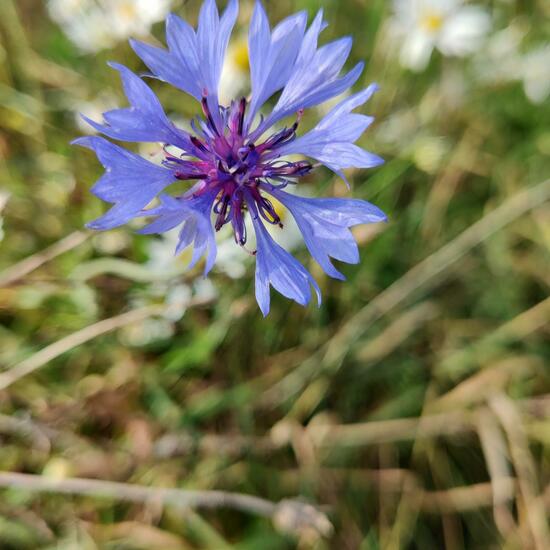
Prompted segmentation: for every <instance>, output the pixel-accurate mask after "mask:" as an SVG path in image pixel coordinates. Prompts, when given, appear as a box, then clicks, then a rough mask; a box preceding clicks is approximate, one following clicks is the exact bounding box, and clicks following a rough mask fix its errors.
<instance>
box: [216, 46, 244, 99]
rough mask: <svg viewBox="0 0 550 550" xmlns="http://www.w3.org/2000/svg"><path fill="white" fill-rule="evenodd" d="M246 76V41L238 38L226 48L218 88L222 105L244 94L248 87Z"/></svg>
mask: <svg viewBox="0 0 550 550" xmlns="http://www.w3.org/2000/svg"><path fill="white" fill-rule="evenodd" d="M248 75H249V68H248V40H247V38H246V37H240V38H238V39H237V40H234V41H232V42H231V43H230V44H229V47H228V48H227V54H226V56H225V61H224V64H223V69H222V75H221V78H220V88H219V96H220V102H221V104H222V105H229V104H230V103H231V100H232V99H235V98H236V97H239V96H240V95H242V94H243V93H245V92H246V89H247V87H249V86H250V84H249V76H248Z"/></svg>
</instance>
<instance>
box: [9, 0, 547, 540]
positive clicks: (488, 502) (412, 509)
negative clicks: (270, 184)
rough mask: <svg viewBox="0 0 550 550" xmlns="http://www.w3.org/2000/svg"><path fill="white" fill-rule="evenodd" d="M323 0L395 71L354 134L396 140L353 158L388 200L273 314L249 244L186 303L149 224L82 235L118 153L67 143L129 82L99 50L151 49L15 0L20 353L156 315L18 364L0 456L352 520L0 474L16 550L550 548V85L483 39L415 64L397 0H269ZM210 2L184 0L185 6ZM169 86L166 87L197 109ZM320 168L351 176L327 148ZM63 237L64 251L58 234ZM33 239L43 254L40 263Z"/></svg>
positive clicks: (520, 17)
mask: <svg viewBox="0 0 550 550" xmlns="http://www.w3.org/2000/svg"><path fill="white" fill-rule="evenodd" d="M319 4H322V5H324V6H325V8H326V17H327V20H328V21H329V22H330V23H331V25H330V27H329V28H328V29H327V31H326V35H327V36H326V37H325V39H329V38H331V37H336V36H339V35H341V34H343V33H349V34H351V35H352V36H353V37H354V39H355V43H354V49H353V52H352V58H353V60H355V59H360V58H366V59H367V60H368V64H367V71H366V75H365V77H364V81H363V83H367V82H370V81H377V82H378V83H379V84H380V86H381V91H380V92H379V93H378V95H377V97H376V98H375V99H374V100H373V101H372V102H371V103H369V105H368V108H367V111H368V113H369V114H373V115H375V116H376V119H377V121H376V123H375V124H374V125H373V127H372V128H371V129H370V130H369V131H368V132H367V134H366V135H365V136H364V138H362V139H363V141H362V143H363V144H364V145H365V146H366V147H367V148H369V149H370V150H373V151H376V152H377V153H379V154H381V155H382V156H383V157H384V158H385V159H386V160H387V162H386V164H385V165H384V166H383V167H381V168H379V169H377V170H373V171H358V172H356V173H352V174H350V179H351V181H352V187H353V195H354V196H356V197H360V198H364V199H367V200H371V201H373V202H374V203H376V204H377V205H379V206H380V207H381V208H383V209H384V210H385V211H386V212H387V213H388V215H389V218H390V222H389V223H388V224H387V225H385V226H384V227H375V228H374V227H362V228H359V229H358V230H357V232H356V234H357V238H358V240H359V241H360V243H361V256H362V261H361V263H360V264H359V265H357V266H344V267H343V271H344V273H345V274H346V276H347V277H348V281H347V282H346V283H340V282H337V281H332V280H329V279H328V278H325V277H323V276H322V274H321V273H320V272H319V270H318V269H317V267H316V266H315V265H313V262H310V260H309V258H308V256H307V254H306V253H305V251H304V250H302V249H300V250H299V251H298V252H297V256H298V257H299V258H300V259H301V260H302V261H304V262H305V263H306V265H307V266H309V267H310V268H311V269H312V271H313V273H314V275H315V276H316V277H317V278H318V280H319V282H320V286H321V288H322V290H323V294H324V304H323V306H322V307H321V308H320V309H317V308H315V307H314V306H312V307H309V308H307V309H303V308H301V307H299V306H297V305H295V304H292V303H290V302H288V301H287V300H285V299H284V298H282V297H280V296H278V295H275V294H273V298H272V301H273V304H272V312H271V314H270V316H269V317H268V318H267V319H265V320H264V319H262V317H261V314H260V312H259V310H258V308H257V307H256V304H255V302H254V297H253V268H252V266H248V268H247V274H246V275H245V276H243V277H242V278H240V279H238V280H233V279H230V278H228V277H226V276H225V275H223V274H222V273H215V274H214V275H213V276H212V279H213V283H214V285H215V286H216V287H217V289H218V291H219V297H218V298H217V299H215V300H210V301H206V303H204V302H203V303H198V304H196V306H195V307H191V308H189V310H188V311H187V312H186V313H185V315H184V316H183V318H182V319H181V320H180V321H178V322H176V323H174V324H170V323H168V325H167V321H166V320H164V321H162V319H161V320H159V318H158V316H155V313H158V309H159V308H160V307H162V303H163V300H164V292H163V291H162V289H166V288H168V287H169V286H170V285H172V284H173V283H174V281H172V280H171V281H169V282H168V283H166V282H162V283H161V284H160V287H159V281H158V280H155V279H158V274H157V275H154V274H150V273H149V275H148V270H147V269H144V268H143V266H144V264H145V262H146V261H147V258H148V247H149V246H150V240H151V239H154V237H143V236H139V235H135V234H133V233H132V232H131V229H128V228H124V229H121V230H117V231H114V232H112V233H109V234H105V235H89V234H88V233H79V232H80V231H81V230H82V227H83V224H84V223H85V222H86V221H88V220H90V219H92V218H93V217H95V216H97V215H99V214H100V213H101V212H102V209H103V205H102V204H100V201H99V200H97V199H96V198H94V197H93V196H92V195H90V194H89V192H88V189H89V187H90V185H91V184H92V182H93V181H94V179H95V178H96V177H98V175H99V174H100V167H99V164H98V163H97V162H96V160H95V159H94V158H93V156H92V155H90V154H88V153H85V152H83V151H82V150H76V149H75V148H71V147H70V146H69V144H68V143H69V141H70V140H71V139H73V138H74V137H75V136H76V135H79V134H80V133H81V130H80V129H79V128H78V127H77V125H76V122H75V117H74V111H75V109H77V104H78V102H82V101H89V100H91V99H93V98H96V97H97V96H98V95H99V94H101V93H109V94H112V95H114V96H115V97H117V98H118V101H119V102H120V103H122V102H123V99H122V96H121V90H120V86H119V82H118V79H117V78H116V75H114V74H113V71H112V70H111V69H109V68H108V67H107V66H106V64H105V62H106V61H107V60H109V59H112V60H116V61H119V62H123V63H125V64H127V65H129V66H130V67H132V68H134V69H136V70H140V69H141V66H140V65H139V61H138V60H137V59H136V57H135V56H134V55H133V54H132V52H131V50H130V48H129V46H127V45H126V44H120V45H119V46H117V47H116V48H114V49H112V50H108V51H104V52H100V53H99V54H97V55H81V54H79V53H78V51H77V49H76V48H75V47H74V46H73V45H72V44H71V43H70V42H69V41H68V39H67V38H66V37H65V36H64V35H63V33H62V31H61V30H60V28H59V27H57V26H55V25H54V24H53V23H52V22H51V21H50V20H49V19H48V18H47V16H46V11H45V8H44V5H43V3H42V2H39V1H33V0H22V1H17V2H15V1H14V0H2V3H1V6H0V13H1V16H2V17H1V18H0V38H1V45H0V58H1V60H2V63H1V65H0V125H1V127H2V133H1V134H0V182H1V187H2V189H3V190H4V189H7V190H8V191H9V193H10V195H11V197H10V199H9V201H8V203H7V205H6V207H5V209H4V211H3V213H2V215H3V230H4V239H3V241H2V242H1V243H0V281H2V283H3V284H0V365H1V366H2V369H3V370H4V371H7V370H8V369H10V368H13V367H14V366H15V365H17V364H20V362H21V361H23V360H26V359H27V358H29V357H34V358H35V360H36V356H35V355H34V354H36V353H37V352H38V351H39V350H40V349H42V348H44V347H45V346H47V345H49V344H51V343H53V342H56V341H58V340H60V339H62V338H65V337H67V336H70V335H71V334H74V333H77V331H79V330H81V329H84V328H85V327H88V326H90V325H93V324H94V323H95V322H97V321H99V320H102V319H110V318H113V317H114V318H115V321H114V323H115V324H116V323H117V320H116V319H117V316H119V315H120V314H122V313H124V312H127V311H132V310H136V309H138V310H139V311H140V312H141V313H138V316H139V315H141V317H142V318H141V320H138V321H137V322H133V323H129V322H125V321H124V319H123V320H122V322H121V323H120V324H121V325H122V324H124V325H126V326H124V327H122V328H121V329H120V330H114V331H112V332H109V333H108V334H102V335H98V337H97V338H93V339H90V340H89V341H88V342H86V343H84V344H83V345H77V344H78V342H76V340H74V339H73V340H71V339H69V341H68V345H67V351H66V353H63V354H62V355H60V356H59V357H56V358H54V359H53V360H51V361H48V360H46V359H48V358H46V359H44V360H42V363H44V364H43V365H42V366H40V368H37V369H36V370H35V371H34V372H32V373H31V374H29V375H28V376H25V377H21V379H19V380H17V381H15V382H14V383H13V384H11V385H10V386H9V387H8V388H5V389H3V390H0V470H2V471H3V472H27V473H33V474H42V475H44V476H48V478H55V479H61V480H66V479H68V478H71V477H85V478H97V479H103V480H114V481H119V482H123V483H137V484H142V485H151V486H162V487H180V488H191V489H203V490H208V489H225V490H230V491H238V492H243V493H248V494H254V495H258V496H261V497H263V498H265V499H269V500H271V501H274V502H277V501H280V500H281V499H284V498H287V497H295V496H300V497H302V498H305V499H308V500H309V501H311V502H312V503H315V504H317V505H319V506H321V507H322V508H323V510H325V511H326V512H327V514H328V516H329V517H330V519H331V521H332V522H333V524H334V532H333V534H332V535H331V536H329V537H324V538H322V537H321V538H319V537H316V536H314V535H313V534H312V533H308V532H306V531H302V532H301V533H298V534H297V535H296V534H287V533H284V532H282V530H281V529H277V528H276V526H273V525H272V523H271V522H270V521H269V520H267V519H261V518H260V519H259V518H257V517H255V516H253V515H246V514H242V513H240V512H236V511H231V510H229V511H228V510H221V511H207V512H204V513H203V512H200V515H199V513H194V512H190V511H189V510H183V509H181V508H178V507H176V506H165V507H163V506H161V505H160V504H159V503H158V502H155V501H154V500H153V501H150V502H147V503H144V504H143V503H121V502H118V501H117V500H114V499H101V498H94V497H82V496H67V495H51V494H40V493H37V492H36V490H35V489H33V487H29V488H27V489H26V490H24V491H22V490H5V489H4V490H2V495H1V498H0V548H6V549H11V548H16V549H20V548H21V549H26V548H29V549H30V548H32V549H34V548H71V549H72V548H85V549H88V548H124V549H126V548H128V549H130V548H132V549H133V548H140V549H141V548H147V549H159V550H160V549H162V550H166V549H180V548H181V549H186V548H238V549H243V550H244V549H252V548H254V549H256V548H258V549H259V548H261V549H269V548H273V549H279V548H319V549H322V548H337V549H348V548H349V549H357V548H361V549H377V548H388V549H393V548H420V549H427V548H449V549H461V548H480V549H481V548H483V549H485V548H510V549H512V548H540V549H543V548H548V547H550V546H549V542H548V541H549V539H548V527H547V524H546V517H547V511H548V508H549V507H550V491H549V489H548V482H549V479H550V470H549V464H548V461H549V451H548V450H549V444H550V421H549V411H550V397H549V392H550V373H549V370H548V359H549V356H550V350H549V346H548V318H549V317H550V315H549V311H550V303H549V301H548V297H547V296H548V285H549V282H550V280H549V269H548V267H549V256H548V250H549V243H550V232H549V226H548V213H549V208H548V204H545V200H546V199H548V196H549V194H550V191H549V184H548V183H546V184H544V183H543V182H544V181H545V179H546V178H547V177H548V176H549V174H550V170H549V167H550V130H549V128H550V108H549V106H548V101H547V102H546V103H545V104H542V105H538V106H535V105H532V104H531V103H529V101H528V100H527V99H526V98H525V96H524V94H523V91H522V89H521V85H520V84H519V83H509V84H499V85H497V84H488V83H486V82H485V81H483V79H481V78H480V77H479V74H478V73H477V72H476V70H475V63H474V61H464V60H456V59H454V60H453V59H443V58H441V57H440V56H439V55H434V57H433V58H432V62H431V64H430V67H429V69H428V70H427V71H426V72H424V73H421V74H413V73H410V72H407V71H405V70H403V69H401V68H400V67H399V65H398V64H397V62H396V61H395V56H394V55H393V53H392V50H391V47H390V46H389V44H388V41H387V35H386V31H385V29H386V25H385V21H387V18H388V15H389V2H383V1H381V0H376V1H375V0H373V1H369V2H366V1H363V0H343V1H342V0H340V1H336V0H331V1H325V2H322V3H320V2H317V1H313V0H292V1H291V0H284V1H281V2H277V3H275V2H267V5H268V12H269V14H270V16H271V19H272V21H275V20H279V19H280V18H282V17H283V16H285V15H286V14H288V13H290V12H292V11H294V10H296V9H298V8H307V9H309V10H310V13H311V14H313V12H314V10H315V9H316V8H317V7H318V5H319ZM178 6H179V7H178ZM486 6H487V7H488V9H491V10H492V13H493V19H494V26H495V28H497V29H498V28H504V27H506V26H507V25H508V24H509V23H510V22H511V21H512V20H516V21H521V23H522V25H525V26H526V28H527V29H528V31H529V32H528V34H527V39H526V40H527V43H528V44H529V43H533V44H536V43H539V42H540V41H541V40H542V39H543V38H544V36H545V35H546V36H548V31H549V28H548V8H547V7H546V8H545V7H544V2H542V1H541V2H536V1H526V2H519V1H517V2H514V1H509V2H497V1H495V2H487V3H486ZM198 8H199V2H198V1H195V0H191V1H189V2H186V3H185V5H182V3H180V4H177V11H178V13H180V14H182V15H183V16H185V17H186V18H189V19H190V20H193V21H194V20H195V17H196V13H197V11H198ZM250 9H251V3H250V2H243V10H242V11H243V12H244V14H243V17H242V19H241V21H240V22H239V29H240V30H241V32H245V29H246V26H245V25H246V22H247V20H248V17H247V15H246V13H247V12H248V13H249V12H250ZM154 34H155V35H156V36H157V37H159V38H162V36H163V32H162V29H161V28H160V27H159V28H157V27H155V29H154ZM154 87H155V90H157V91H158V92H159V94H160V95H161V97H162V99H163V101H164V102H165V104H166V105H167V109H168V110H169V111H170V112H172V113H178V114H179V115H180V116H183V117H187V116H190V115H192V114H194V113H195V112H196V106H195V105H194V104H193V103H192V102H191V101H189V100H188V99H187V98H186V97H184V95H183V94H181V93H178V92H177V91H174V90H167V89H166V88H167V87H166V86H159V85H154ZM308 117H309V118H306V119H305V122H304V125H311V124H312V123H313V121H314V120H315V119H316V118H318V117H319V113H316V112H312V113H310V114H309V115H308ZM541 183H542V185H540V184H541ZM304 185H305V186H307V188H308V189H309V192H310V193H313V194H319V195H321V194H322V195H343V194H344V193H346V190H345V188H344V187H343V184H342V183H341V182H339V181H337V180H335V179H333V178H332V176H331V175H330V174H329V173H328V172H322V171H321V172H318V173H316V174H315V175H314V176H312V177H310V178H309V180H308V181H307V182H305V183H304ZM67 235H70V237H69V241H68V242H67V241H62V243H64V244H66V245H67V246H66V248H67V249H68V250H67V251H66V252H64V253H63V254H59V255H55V257H54V258H51V259H48V257H43V256H42V255H41V254H42V251H44V250H45V249H47V247H49V246H51V245H54V246H55V243H58V242H59V241H60V240H62V239H64V238H65V237H66V236H67ZM29 257H30V258H32V260H31V262H32V261H36V264H37V265H31V264H28V263H23V264H22V263H20V262H24V261H25V259H27V258H29ZM42 260H43V262H42ZM38 264H40V265H38ZM31 267H36V269H31ZM2 270H8V271H2ZM144 273H145V275H144ZM198 274H199V272H198V271H196V272H192V273H190V274H186V275H185V277H186V278H187V279H188V280H191V279H193V278H195V277H197V276H198ZM180 279H181V277H180ZM163 285H164V286H163ZM159 288H161V291H160V292H159ZM199 301H200V300H199ZM144 308H145V309H144ZM147 308H148V309H147ZM134 321H135V320H134ZM159 323H160V324H159ZM167 326H168V329H169V330H168V332H166V331H167ZM110 328H113V327H110ZM163 331H164V332H163ZM155 334H156V335H157V336H156V337H154V336H152V335H155ZM163 335H164V336H163ZM38 359H39V361H38V363H40V356H39V357H38Z"/></svg>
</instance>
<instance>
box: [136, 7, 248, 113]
mask: <svg viewBox="0 0 550 550" xmlns="http://www.w3.org/2000/svg"><path fill="white" fill-rule="evenodd" d="M238 11H239V4H238V1H237V0H230V2H229V4H228V6H227V8H226V10H225V12H224V14H223V15H222V17H221V18H220V16H219V13H218V9H217V7H216V3H215V1H214V0H205V2H204V3H203V5H202V8H201V11H200V14H199V23H198V28H197V31H196V32H195V31H194V29H193V27H191V25H189V24H188V23H186V22H185V21H183V20H182V19H180V18H179V17H178V16H176V15H174V14H171V15H169V16H168V18H167V20H166V36H167V42H168V51H166V50H164V49H163V48H157V47H155V46H150V45H149V44H145V43H144V42H140V41H137V40H131V41H130V44H131V46H132V48H133V49H134V51H135V52H136V53H137V55H138V56H139V57H141V59H142V60H143V62H144V63H145V64H146V65H147V66H148V67H149V69H150V70H151V72H152V73H153V76H155V77H157V78H159V79H161V80H164V81H165V82H168V83H170V84H172V85H173V86H175V87H176V88H179V89H180V90H183V91H184V92H187V93H188V94H190V95H191V96H193V97H194V98H195V99H197V100H198V101H200V100H201V99H202V97H203V96H204V95H206V97H207V98H208V102H209V104H210V105H211V109H212V111H213V116H214V117H215V119H216V122H217V123H219V120H218V117H219V114H218V113H217V110H216V111H214V109H213V107H214V106H216V107H217V98H218V86H219V82H220V76H221V71H222V66H223V59H224V57H225V51H226V49H227V44H228V42H229V37H230V35H231V31H232V29H233V26H234V25H235V21H236V20H237V15H238Z"/></svg>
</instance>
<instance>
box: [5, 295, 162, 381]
mask: <svg viewBox="0 0 550 550" xmlns="http://www.w3.org/2000/svg"><path fill="white" fill-rule="evenodd" d="M165 309H166V306H162V305H149V306H145V307H142V308H139V309H134V310H132V311H128V312H126V313H122V314H121V315H117V316H116V317H110V318H109V319H103V320H102V321H99V322H97V323H94V324H93V325H89V326H87V327H85V328H83V329H81V330H79V331H77V332H73V333H72V334H69V335H68V336H66V337H65V338H62V339H61V340H58V341H57V342H54V343H53V344H50V345H49V346H46V347H45V348H43V349H41V350H40V351H38V352H37V353H35V354H34V355H31V357H29V358H28V359H25V360H23V361H21V363H19V364H17V365H15V366H14V367H12V368H11V369H9V370H8V371H6V372H3V373H0V391H1V390H4V389H6V388H7V387H8V386H11V384H13V383H14V382H16V381H17V380H19V379H21V378H23V377H24V376H27V375H28V374H30V373H31V372H34V371H35V370H37V369H39V368H40V367H43V366H44V365H46V364H47V363H49V362H50V361H52V360H53V359H55V358H57V357H59V356H60V355H63V354H64V353H66V352H68V351H70V350H71V349H73V348H76V347H77V346H80V345H82V344H84V343H85V342H88V341H90V340H93V339H94V338H96V337H98V336H100V335H102V334H106V333H108V332H112V331H113V330H116V329H118V328H121V327H124V326H126V325H130V324H132V323H136V322H138V321H142V320H143V319H147V318H148V317H152V316H154V315H159V314H161V313H162V312H163V311H165Z"/></svg>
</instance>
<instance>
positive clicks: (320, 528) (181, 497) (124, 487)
mask: <svg viewBox="0 0 550 550" xmlns="http://www.w3.org/2000/svg"><path fill="white" fill-rule="evenodd" d="M0 487H3V488H10V489H20V490H26V491H31V492H40V493H60V494H66V495H83V496H90V497H100V498H109V499H112V500H124V501H130V502H138V503H143V502H150V501H153V502H160V503H162V504H163V505H168V504H171V505H175V506H180V507H185V508H195V509H196V508H200V509H213V508H232V509H234V510H239V511H241V512H246V513H249V514H254V515H257V516H262V517H265V518H269V519H271V520H272V521H273V522H274V523H275V525H276V526H278V527H280V528H281V529H283V530H291V531H297V532H300V531H302V530H304V529H313V530H314V531H316V532H317V533H319V534H321V535H328V534H330V532H331V530H332V526H331V524H330V522H329V520H328V518H327V517H326V515H325V514H324V513H322V512H321V511H319V510H318V509H317V508H315V507H313V506H312V505H311V504H308V503H306V502H301V501H300V500H282V501H280V502H279V503H274V502H271V501H269V500H265V499H263V498H260V497H255V496H252V495H245V494H242V493H232V492H228V491H193V490H186V489H171V488H163V487H146V486H144V485H135V484H129V483H119V482H114V481H101V480H97V479H84V478H65V479H55V478H48V477H44V476H40V475H33V474H21V473H16V472H0Z"/></svg>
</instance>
